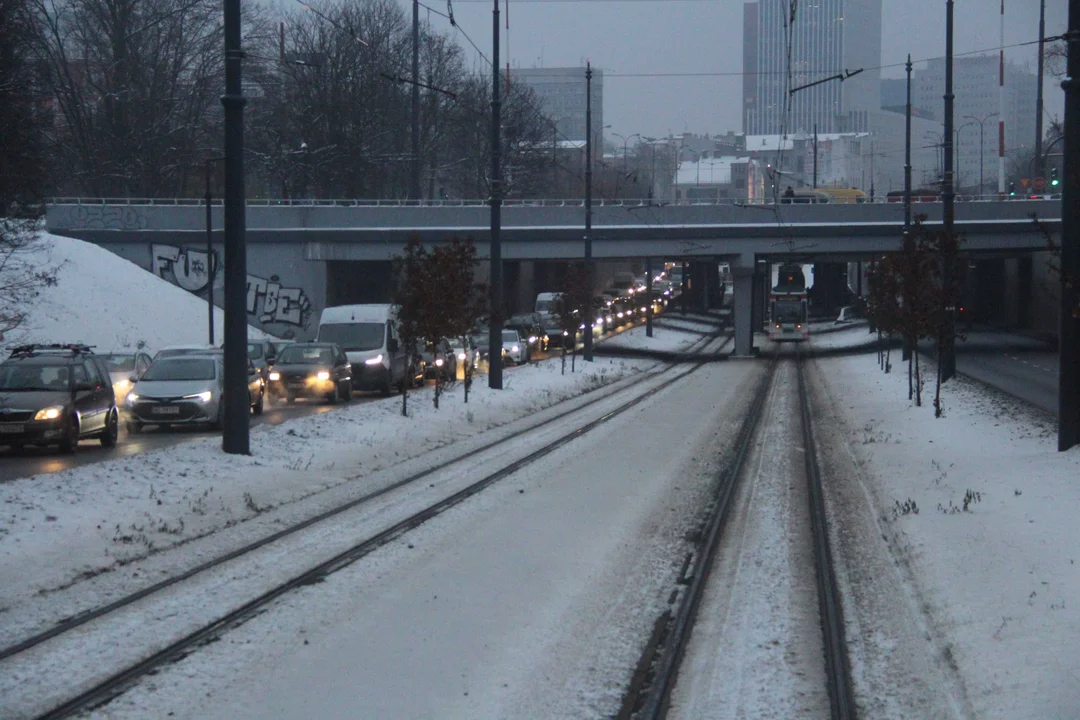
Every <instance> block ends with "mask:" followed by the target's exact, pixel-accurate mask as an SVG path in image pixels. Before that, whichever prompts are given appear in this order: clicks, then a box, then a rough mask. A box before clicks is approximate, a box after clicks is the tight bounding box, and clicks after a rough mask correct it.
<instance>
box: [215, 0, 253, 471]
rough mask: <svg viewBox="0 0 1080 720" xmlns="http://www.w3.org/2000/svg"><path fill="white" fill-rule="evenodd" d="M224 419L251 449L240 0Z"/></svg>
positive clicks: (232, 33) (231, 6) (232, 66)
mask: <svg viewBox="0 0 1080 720" xmlns="http://www.w3.org/2000/svg"><path fill="white" fill-rule="evenodd" d="M224 26H225V27H224V29H225V94H224V95H223V96H222V98H221V104H222V105H223V106H224V108H225V397H224V401H225V423H224V428H223V432H222V437H221V447H222V449H223V450H224V451H225V452H227V453H230V454H232V455H248V454H250V452H251V448H250V445H249V437H248V422H249V418H250V415H251V407H250V400H249V397H248V372H247V365H248V356H247V247H246V243H247V240H246V227H245V225H246V219H245V217H244V212H245V208H244V204H245V199H244V97H243V88H242V85H241V73H242V70H243V60H244V53H243V51H242V50H241V49H240V31H241V24H240V0H225V17H224Z"/></svg>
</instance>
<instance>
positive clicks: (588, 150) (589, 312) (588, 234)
mask: <svg viewBox="0 0 1080 720" xmlns="http://www.w3.org/2000/svg"><path fill="white" fill-rule="evenodd" d="M495 2H496V3H498V2H499V0H495ZM592 282H593V272H592V63H591V62H586V63H585V283H586V284H587V285H588V287H589V307H586V308H582V311H581V313H582V315H583V316H584V319H585V337H584V341H585V348H584V355H585V362H592V361H593V342H592V328H593V326H592V324H593V309H592V290H593V287H592Z"/></svg>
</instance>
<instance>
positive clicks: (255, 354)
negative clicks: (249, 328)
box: [248, 343, 263, 360]
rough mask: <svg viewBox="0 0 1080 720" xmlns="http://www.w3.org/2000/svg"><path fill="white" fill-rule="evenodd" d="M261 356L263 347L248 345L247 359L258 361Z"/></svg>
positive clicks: (257, 344)
mask: <svg viewBox="0 0 1080 720" xmlns="http://www.w3.org/2000/svg"><path fill="white" fill-rule="evenodd" d="M262 356H263V346H262V345H261V344H260V343H248V357H249V358H251V359H252V360H258V359H259V358H261V357H262Z"/></svg>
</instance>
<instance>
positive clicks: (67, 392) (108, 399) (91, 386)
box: [0, 345, 120, 453]
mask: <svg viewBox="0 0 1080 720" xmlns="http://www.w3.org/2000/svg"><path fill="white" fill-rule="evenodd" d="M119 428H120V414H119V411H118V409H117V407H116V395H115V393H114V392H113V384H112V378H111V377H110V375H109V369H108V367H107V366H106V365H105V363H103V362H102V361H101V358H99V357H97V356H96V355H94V353H93V351H92V350H91V349H90V348H89V347H88V346H86V345H21V346H18V347H15V348H13V349H12V352H11V355H10V356H9V357H8V359H7V360H5V361H4V362H3V363H0V445H8V446H10V447H13V448H19V447H22V446H24V445H56V446H58V447H59V448H60V450H61V451H62V452H65V453H74V452H76V451H77V450H78V447H79V441H80V440H82V439H84V438H97V439H99V440H100V441H101V444H102V445H104V446H105V447H113V446H114V445H116V441H117V438H118V433H119Z"/></svg>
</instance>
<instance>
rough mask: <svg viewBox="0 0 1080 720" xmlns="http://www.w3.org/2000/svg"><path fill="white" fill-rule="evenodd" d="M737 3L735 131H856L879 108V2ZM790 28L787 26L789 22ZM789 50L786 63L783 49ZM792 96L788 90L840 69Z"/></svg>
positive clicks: (761, 0) (781, 0)
mask: <svg viewBox="0 0 1080 720" xmlns="http://www.w3.org/2000/svg"><path fill="white" fill-rule="evenodd" d="M790 7H791V4H790V3H789V2H787V1H786V0H758V2H753V3H746V4H745V5H744V6H743V73H744V78H745V79H744V81H743V91H744V92H743V95H744V97H743V129H744V130H745V132H746V133H747V134H750V135H776V134H787V133H793V132H812V131H813V130H814V127H815V125H816V126H817V130H818V132H825V133H833V132H862V131H866V130H868V129H869V127H868V125H869V122H870V121H869V118H868V116H867V111H877V110H879V109H880V107H881V84H880V79H881V72H880V70H878V69H877V68H878V66H879V65H881V0H817V2H815V3H800V4H799V5H798V9H797V11H796V14H795V17H794V22H792V19H791V18H790V17H789V16H788V13H789V12H790ZM789 26H790V27H789ZM789 47H790V62H789V52H788V49H789ZM857 70H861V71H862V72H859V73H858V74H857V75H853V76H852V77H850V78H849V79H847V80H844V81H842V82H841V81H840V80H830V81H828V82H824V83H822V84H820V85H815V86H814V87H810V88H806V89H804V90H800V91H799V92H796V93H794V94H790V93H789V91H790V90H791V89H792V88H798V87H801V86H804V85H807V84H809V83H812V82H814V81H816V80H822V79H825V78H828V77H831V76H834V75H840V74H844V73H847V72H852V73H854V72H855V71H857Z"/></svg>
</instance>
